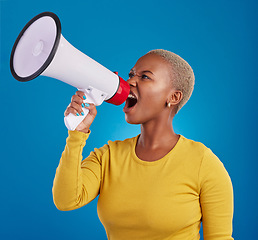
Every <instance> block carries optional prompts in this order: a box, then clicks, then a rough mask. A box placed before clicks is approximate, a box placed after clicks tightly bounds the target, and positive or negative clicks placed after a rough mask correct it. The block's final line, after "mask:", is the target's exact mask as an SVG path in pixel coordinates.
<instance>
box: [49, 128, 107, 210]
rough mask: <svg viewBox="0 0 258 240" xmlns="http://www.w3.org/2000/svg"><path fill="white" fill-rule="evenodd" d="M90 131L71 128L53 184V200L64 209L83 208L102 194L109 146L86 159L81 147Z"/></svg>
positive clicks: (59, 207) (58, 206)
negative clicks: (105, 156) (105, 160)
mask: <svg viewBox="0 0 258 240" xmlns="http://www.w3.org/2000/svg"><path fill="white" fill-rule="evenodd" d="M88 136H89V134H85V133H82V132H79V131H69V136H68V138H67V141H66V142H67V143H66V146H65V150H64V152H63V153H62V157H61V159H60V163H59V166H58V168H57V170H56V175H55V179H54V184H53V199H54V203H55V205H56V207H57V208H58V209H59V210H62V211H68V210H73V209H76V208H80V207H82V206H84V205H86V204H87V203H89V202H90V201H92V200H93V199H94V198H95V197H97V196H98V194H99V188H100V182H101V164H102V162H101V161H102V156H103V154H104V153H105V152H107V154H108V151H107V150H108V146H107V145H105V146H104V147H102V148H100V149H96V150H95V151H94V152H91V154H90V156H89V157H87V158H86V159H85V160H84V161H83V162H81V160H82V150H83V147H84V145H85V143H86V140H87V138H88Z"/></svg>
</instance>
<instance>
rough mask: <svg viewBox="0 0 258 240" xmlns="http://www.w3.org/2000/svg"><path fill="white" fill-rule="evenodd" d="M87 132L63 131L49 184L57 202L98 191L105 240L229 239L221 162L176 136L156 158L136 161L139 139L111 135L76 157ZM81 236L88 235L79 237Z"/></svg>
mask: <svg viewBox="0 0 258 240" xmlns="http://www.w3.org/2000/svg"><path fill="white" fill-rule="evenodd" d="M88 135H89V134H84V133H81V132H78V131H69V136H68V138H67V144H66V147H65V150H64V152H63V154H62V157H61V160H60V163H59V166H58V168H57V171H56V176H55V180H54V185H53V198H54V203H55V205H56V207H57V208H58V209H60V210H63V211H67V210H72V209H76V208H79V207H82V206H84V205H85V204H87V203H88V202H90V201H92V200H93V199H94V198H95V197H97V196H98V194H99V200H98V207H97V210H98V215H99V218H100V220H101V222H102V224H103V225H104V227H105V229H106V233H107V236H108V239H109V240H143V239H144V240H154V239H155V240H179V239H182V240H196V239H199V230H200V224H201V221H202V223H203V232H204V239H205V240H229V239H233V238H232V237H231V234H232V217H233V191H232V184H231V180H230V177H229V175H228V173H227V171H226V170H225V168H224V166H223V164H222V163H221V162H220V160H219V159H218V158H217V157H216V156H215V155H214V154H213V153H212V151H211V150H210V149H209V148H207V147H205V146H204V145H203V144H202V143H199V142H195V141H192V140H189V139H186V138H185V137H183V136H182V135H180V138H179V140H178V142H177V144H176V146H175V147H174V148H173V149H172V150H171V151H170V152H169V153H168V154H167V155H166V156H165V157H163V158H162V159H159V160H157V161H154V162H147V161H142V160H140V159H139V158H138V157H137V156H136V154H135V145H136V142H137V138H138V136H137V137H134V138H131V139H126V140H124V141H114V142H112V141H109V142H108V144H107V145H104V146H103V147H102V148H99V149H95V150H94V152H91V154H90V155H89V157H87V158H86V159H85V160H83V161H82V150H83V147H84V145H85V142H86V140H87V138H88ZM85 237H86V238H85V239H87V236H85Z"/></svg>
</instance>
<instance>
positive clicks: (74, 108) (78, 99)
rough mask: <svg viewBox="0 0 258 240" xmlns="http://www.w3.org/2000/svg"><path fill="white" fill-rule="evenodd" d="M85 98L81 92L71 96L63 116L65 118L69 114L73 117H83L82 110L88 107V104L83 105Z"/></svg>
mask: <svg viewBox="0 0 258 240" xmlns="http://www.w3.org/2000/svg"><path fill="white" fill-rule="evenodd" d="M85 99H86V97H85V95H84V93H83V92H81V91H77V92H76V94H75V95H73V96H72V99H71V103H70V104H69V105H68V107H67V108H66V110H65V113H64V115H65V116H67V115H69V114H70V113H72V114H74V115H77V116H79V115H84V113H83V108H86V107H89V104H87V103H83V100H85Z"/></svg>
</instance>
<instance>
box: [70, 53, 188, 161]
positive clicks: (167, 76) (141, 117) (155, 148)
mask: <svg viewBox="0 0 258 240" xmlns="http://www.w3.org/2000/svg"><path fill="white" fill-rule="evenodd" d="M172 78H173V74H172V72H171V70H170V65H169V64H168V63H167V62H166V61H165V60H164V59H163V58H162V57H160V56H158V55H155V54H146V55H144V56H143V57H141V58H140V59H139V60H138V61H137V62H136V64H135V66H134V67H133V68H132V70H131V71H130V73H129V79H128V80H127V82H128V83H129V85H130V89H131V93H132V94H133V95H135V96H136V98H137V103H136V105H135V106H133V107H131V108H129V106H128V103H126V104H125V108H124V112H125V119H126V121H127V122H128V123H130V124H141V134H140V136H139V138H138V141H137V144H136V149H135V152H136V155H137V156H138V158H140V159H141V160H143V161H156V160H158V159H160V158H162V157H164V156H165V155H166V154H167V153H169V152H170V151H171V149H172V148H173V147H174V146H175V145H176V143H177V141H178V139H179V135H178V134H176V133H175V132H174V130H173V125H172V122H173V118H174V116H175V112H176V108H177V105H178V104H179V102H180V101H181V100H182V97H183V94H182V92H181V91H178V90H176V89H175V88H174V87H173V84H172ZM83 95H84V93H83V92H80V91H77V92H76V95H74V96H73V97H72V101H71V103H70V105H69V106H68V107H67V109H66V111H65V116H67V115H68V114H69V113H73V114H76V113H79V114H80V113H81V112H82V106H81V104H82V102H83ZM127 101H128V100H127ZM169 105H170V107H169ZM87 108H88V109H89V114H88V115H87V116H86V117H85V119H84V120H83V122H82V123H80V124H79V126H78V127H77V128H76V130H77V131H81V132H84V133H88V132H89V128H90V125H91V124H92V122H93V120H94V118H95V116H96V114H97V110H96V108H95V106H94V105H92V104H91V105H90V106H89V107H87Z"/></svg>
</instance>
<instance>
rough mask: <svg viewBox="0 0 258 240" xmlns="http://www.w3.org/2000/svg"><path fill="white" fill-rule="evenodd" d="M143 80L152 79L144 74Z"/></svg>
mask: <svg viewBox="0 0 258 240" xmlns="http://www.w3.org/2000/svg"><path fill="white" fill-rule="evenodd" d="M142 79H150V78H149V77H148V76H147V75H145V74H143V75H142Z"/></svg>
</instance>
